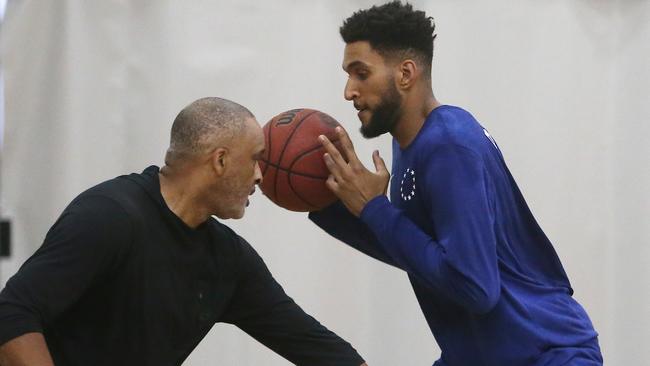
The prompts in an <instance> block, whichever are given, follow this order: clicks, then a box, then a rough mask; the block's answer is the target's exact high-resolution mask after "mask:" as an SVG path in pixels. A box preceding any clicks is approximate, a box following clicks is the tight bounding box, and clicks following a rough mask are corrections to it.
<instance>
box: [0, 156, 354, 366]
mask: <svg viewBox="0 0 650 366" xmlns="http://www.w3.org/2000/svg"><path fill="white" fill-rule="evenodd" d="M216 322H226V323H231V324H234V325H236V326H237V327H239V328H241V329H242V330H244V331H245V332H247V333H248V334H250V335H251V336H253V337H254V338H255V339H257V340H258V341H260V342H261V343H263V344H264V345H266V346H267V347H269V348H270V349H272V350H274V351H275V352H277V353H278V354H280V355H282V356H283V357H285V358H286V359H288V360H289V361H291V362H293V363H295V364H299V365H337V366H338V365H341V366H343V365H354V366H358V365H360V364H361V363H363V360H362V358H361V357H360V356H359V355H358V354H357V352H356V351H355V350H354V349H353V348H352V347H351V346H350V345H349V344H348V343H347V342H345V341H344V340H342V339H341V338H339V337H338V336H337V335H336V334H334V333H332V332H331V331H329V330H327V329H326V328H325V327H324V326H322V325H321V324H319V323H318V322H317V321H316V320H315V319H314V318H312V317H310V316H309V315H307V314H306V313H305V312H304V311H303V310H302V309H300V307H298V305H296V303H295V302H294V301H293V300H292V299H291V298H290V297H288V296H287V295H286V294H285V292H284V291H283V289H282V287H281V286H280V285H279V284H278V283H277V282H276V281H275V280H274V279H273V277H272V276H271V274H270V272H269V271H268V269H267V267H266V265H265V264H264V262H263V261H262V259H261V258H260V256H259V255H258V254H257V253H256V252H255V250H254V249H253V248H252V247H251V246H250V245H249V244H248V243H247V242H246V241H245V240H244V239H242V238H241V237H240V236H238V235H237V234H235V233H234V232H233V231H232V230H231V229H229V228H228V227H226V226H225V225H223V224H221V223H219V222H218V221H217V220H214V219H210V220H208V221H206V222H205V223H203V224H202V225H200V226H199V227H198V228H196V229H191V228H189V227H188V226H187V225H185V224H184V223H183V222H182V221H181V220H180V219H179V218H178V217H177V216H176V215H174V213H173V212H171V211H170V210H169V208H168V207H167V205H166V204H165V202H164V200H163V198H162V195H161V194H160V184H159V180H158V168H157V167H153V166H152V167H149V168H147V169H146V170H145V171H144V172H143V173H142V174H131V175H128V176H121V177H118V178H115V179H112V180H109V181H107V182H104V183H102V184H99V185H97V186H95V187H93V188H91V189H89V190H87V191H85V192H84V193H82V194H81V195H79V196H78V197H77V198H76V199H74V200H73V201H72V203H70V205H69V206H68V207H67V208H66V209H65V210H64V212H63V213H62V215H61V216H60V217H59V219H58V220H57V221H56V223H55V224H54V225H53V226H52V228H51V229H50V231H49V232H48V233H47V236H46V238H45V241H44V243H43V245H42V246H41V247H40V248H39V249H38V251H37V252H36V253H35V254H34V255H33V256H32V257H31V258H29V259H28V260H27V261H26V262H25V264H23V266H22V267H21V268H20V270H19V271H18V273H16V275H14V276H13V277H12V278H11V279H10V280H9V281H8V282H7V285H6V287H5V289H4V290H3V291H2V292H1V293H0V344H4V343H5V342H7V341H9V340H11V339H13V338H15V337H18V336H20V335H22V334H25V333H28V332H41V333H43V334H44V336H45V339H46V342H47V344H48V347H49V349H50V353H51V354H52V357H53V359H54V361H55V363H56V364H57V365H58V366H63V365H155V366H160V365H180V364H181V363H182V362H183V360H184V359H185V358H186V357H187V356H188V355H189V353H190V352H191V351H192V350H193V349H194V347H195V346H196V345H197V344H198V343H199V342H200V340H201V339H202V338H203V337H204V336H205V335H206V333H207V332H208V331H209V330H210V328H211V327H212V326H213V325H214V324H215V323H216Z"/></svg>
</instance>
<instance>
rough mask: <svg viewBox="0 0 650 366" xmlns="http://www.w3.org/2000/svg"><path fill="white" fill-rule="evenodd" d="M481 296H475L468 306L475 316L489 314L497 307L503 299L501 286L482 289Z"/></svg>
mask: <svg viewBox="0 0 650 366" xmlns="http://www.w3.org/2000/svg"><path fill="white" fill-rule="evenodd" d="M480 292H481V293H480V294H477V296H474V297H473V299H472V300H471V301H469V303H468V304H467V308H468V310H469V311H471V312H472V313H475V314H479V315H483V314H487V313H489V312H490V311H492V309H494V308H495V307H496V306H497V303H498V302H499V298H500V297H501V286H498V285H497V286H491V288H482V289H481V291H480Z"/></svg>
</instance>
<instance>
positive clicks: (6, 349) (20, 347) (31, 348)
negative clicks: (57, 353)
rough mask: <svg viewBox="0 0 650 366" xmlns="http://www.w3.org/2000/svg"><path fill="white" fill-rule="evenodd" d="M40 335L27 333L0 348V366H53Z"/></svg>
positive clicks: (43, 339)
mask: <svg viewBox="0 0 650 366" xmlns="http://www.w3.org/2000/svg"><path fill="white" fill-rule="evenodd" d="M53 365H54V362H53V361H52V357H51V356H50V352H49V351H48V349H47V344H46V343H45V338H44V337H43V334H41V333H27V334H23V335H21V336H19V337H16V338H14V339H12V340H10V341H8V342H7V343H5V344H3V345H2V346H0V366H53Z"/></svg>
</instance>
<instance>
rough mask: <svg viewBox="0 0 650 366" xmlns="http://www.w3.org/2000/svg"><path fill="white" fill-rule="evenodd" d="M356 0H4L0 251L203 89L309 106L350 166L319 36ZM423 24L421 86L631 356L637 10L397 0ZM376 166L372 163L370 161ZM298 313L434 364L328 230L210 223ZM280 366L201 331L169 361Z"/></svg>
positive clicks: (641, 78) (40, 225) (645, 52)
mask: <svg viewBox="0 0 650 366" xmlns="http://www.w3.org/2000/svg"><path fill="white" fill-rule="evenodd" d="M371 4H373V2H372V1H359V0H357V1H342V0H340V1H310V2H305V1H297V0H277V1H267V2H260V1H252V0H251V1H239V2H236V3H235V2H225V1H213V2H206V1H198V0H196V1H184V2H177V1H171V0H164V1H163V0H157V1H138V2H132V1H126V0H114V1H104V2H86V1H81V0H65V1H64V0H61V1H58V2H51V1H36V0H15V1H13V2H10V4H9V5H10V6H9V8H8V9H7V19H6V22H5V24H4V25H3V28H2V51H3V52H2V59H1V62H2V67H3V68H4V70H5V80H6V99H7V106H6V113H7V116H6V123H7V126H6V128H7V130H6V133H5V147H4V151H3V152H2V160H3V165H2V167H1V168H2V171H1V179H2V182H1V183H2V184H0V187H1V188H2V191H1V195H0V204H2V207H3V210H4V212H3V214H7V215H9V216H11V217H13V221H14V225H15V236H14V239H15V244H16V246H17V247H16V248H14V249H15V253H16V255H15V256H14V258H12V259H11V260H9V261H3V262H2V263H1V264H0V265H1V267H2V268H1V271H0V274H2V276H1V278H2V280H3V281H4V280H6V278H7V277H8V276H10V275H11V274H12V273H14V272H15V271H16V270H17V268H18V266H19V265H20V263H22V261H24V259H25V258H26V256H28V255H29V254H30V253H32V252H33V251H34V250H35V248H36V247H37V246H38V245H40V242H41V241H42V238H43V236H44V233H45V232H46V230H47V229H48V228H49V226H50V225H51V224H52V223H53V221H54V220H55V218H56V217H57V215H58V214H59V213H60V211H61V210H62V209H63V207H64V206H65V205H66V204H67V202H69V201H70V200H71V199H72V198H73V197H74V196H75V195H76V194H78V193H79V192H80V191H82V190H83V189H85V188H87V187H89V186H90V185H93V184H94V183H96V182H98V181H101V180H104V179H108V178H111V177H113V176H116V175H119V174H122V173H125V172H130V171H137V170H141V169H142V168H143V167H144V166H146V165H148V164H150V163H156V164H160V163H161V162H162V156H163V153H164V150H165V148H166V143H167V139H168V133H169V127H170V125H171V121H172V119H173V118H174V116H175V114H176V113H177V112H178V110H180V108H182V107H183V106H184V105H185V104H187V103H188V102H190V101H192V100H193V99H196V98H198V97H202V96H207V95H215V96H222V97H226V98H229V99H232V100H235V101H238V102H240V103H242V104H244V105H246V106H248V107H249V108H250V109H251V110H252V111H253V113H255V114H256V115H257V117H258V119H259V121H260V122H261V123H265V122H266V121H267V120H268V119H269V118H270V117H272V116H273V115H275V114H277V113H279V112H281V111H284V110H287V109H290V108H295V107H312V108H317V109H321V110H323V111H327V112H328V113H330V114H331V115H333V116H334V117H336V118H337V119H339V120H340V121H341V122H342V123H343V124H344V125H345V126H346V127H347V128H348V130H349V131H350V133H351V135H352V137H353V139H354V140H355V142H356V144H357V151H358V152H359V153H360V155H362V156H363V157H364V159H365V161H366V162H367V163H368V164H371V159H370V153H371V151H372V150H373V149H374V148H376V147H379V148H380V150H381V151H382V153H383V154H384V155H385V156H390V148H389V139H387V138H384V137H382V138H380V139H379V140H371V141H366V140H363V139H362V138H361V136H360V135H359V134H358V132H357V131H356V130H357V127H358V121H357V119H356V116H355V111H354V109H353V108H352V106H351V105H349V103H348V102H346V101H345V100H343V91H342V89H343V85H344V83H345V74H344V73H343V71H342V70H341V68H340V63H341V57H342V51H343V43H342V42H341V41H340V39H339V36H338V33H337V30H338V26H339V25H340V23H341V22H342V20H343V19H344V18H345V17H347V16H348V15H350V14H351V13H352V12H353V11H354V10H356V9H358V8H362V7H367V6H368V5H371ZM414 4H415V5H416V7H419V8H422V9H424V10H426V11H427V12H428V13H430V14H431V15H433V16H434V17H435V18H436V23H437V26H438V27H437V31H438V35H439V36H438V39H437V41H436V42H437V43H436V50H435V56H434V72H433V74H434V81H433V83H434V91H435V92H436V95H437V96H438V98H439V99H440V100H441V101H443V102H444V103H448V104H454V105H459V106H462V107H465V108H466V109H469V110H470V111H471V112H473V113H474V114H475V115H476V116H477V118H479V120H480V121H481V122H482V123H483V124H484V125H485V126H486V127H487V128H489V129H490V131H491V133H492V135H494V136H495V137H496V139H497V141H498V142H499V145H500V147H501V149H502V150H503V152H504V154H505V157H506V160H507V161H508V162H509V166H510V168H511V170H512V172H513V174H514V176H515V178H517V180H518V182H519V185H520V188H521V189H522V191H523V192H524V194H525V196H526V197H527V199H528V202H529V204H530V206H531V208H532V210H533V212H534V213H535V214H536V217H537V219H538V220H539V222H540V224H541V225H542V227H543V228H544V229H545V231H546V233H547V234H548V236H549V237H550V238H551V240H552V241H553V242H554V243H555V247H556V249H557V251H558V253H559V255H560V257H561V259H562V261H563V263H564V265H565V268H566V270H567V272H568V274H569V277H570V279H571V280H572V284H573V286H574V289H575V291H576V294H575V297H576V298H577V299H578V300H579V301H580V302H581V303H582V304H583V305H584V307H585V308H586V309H587V311H588V312H589V314H590V316H591V318H592V320H593V322H594V324H595V326H596V328H597V330H598V331H599V332H600V334H601V337H600V341H601V347H602V349H603V352H604V357H605V360H606V363H607V364H610V365H636V364H640V362H641V361H642V360H648V359H650V351H649V350H648V348H647V347H646V346H645V345H646V344H648V342H650V332H649V331H648V329H649V328H650V324H649V323H650V312H649V311H648V309H647V308H648V307H647V305H646V304H647V303H648V300H650V292H649V291H650V283H649V280H648V279H649V278H650V273H649V271H650V270H648V268H649V265H650V249H648V248H649V247H650V246H649V244H650V234H649V233H650V231H649V229H648V217H650V198H649V197H650V194H649V193H648V188H647V187H648V186H650V161H649V158H648V157H649V156H650V148H649V147H648V146H649V145H648V142H649V139H650V127H648V126H649V123H648V120H649V117H650V107H648V101H649V100H648V95H650V70H649V68H648V66H647V65H648V61H650V49H649V46H648V45H649V44H650V42H648V39H650V24H649V23H650V1H645V0H618V1H614V0H612V1H605V0H600V1H596V0H564V1H561V0H554V1H544V2H541V1H533V0H528V1H525V0H524V1H507V0H494V1H490V2H485V1H478V0H466V1H452V0H444V1H443V0H440V1H436V2H428V1H415V2H414ZM388 160H390V159H388ZM228 224H229V225H231V226H232V227H233V228H235V229H236V230H237V231H238V232H239V233H240V234H242V235H243V236H244V237H246V238H247V239H248V240H249V241H250V242H251V243H252V244H253V245H254V246H255V247H256V248H257V250H258V251H259V252H260V254H261V255H262V257H264V258H265V260H266V262H267V264H268V265H269V267H270V269H271V271H272V272H273V273H274V275H275V277H276V278H277V279H278V280H279V281H280V282H281V283H282V284H283V285H284V287H285V289H286V290H287V292H288V293H289V294H290V295H292V296H293V297H294V298H295V299H296V300H297V302H298V303H299V304H301V305H302V306H303V307H304V308H305V309H306V310H308V311H309V312H310V313H312V314H313V315H315V316H316V317H317V318H318V319H319V320H321V321H322V322H323V323H324V324H326V325H327V326H328V327H330V328H332V329H333V330H335V331H336V332H337V333H339V334H340V335H342V336H343V337H344V338H346V339H347V340H349V341H350V342H351V343H353V344H354V345H355V346H356V348H357V349H358V350H359V351H360V353H362V354H363V355H364V356H365V357H366V358H367V360H368V361H369V363H370V364H371V365H428V364H431V363H432V362H433V360H434V359H435V358H436V357H437V355H438V354H439V350H438V348H437V346H436V344H435V341H434V339H433V337H432V336H431V335H430V332H429V330H428V328H427V326H426V323H425V321H424V318H423V316H422V315H421V313H420V310H419V307H418V305H417V302H416V300H415V297H414V295H413V293H412V291H411V289H410V286H409V284H408V281H407V279H406V275H405V274H404V273H401V272H400V271H398V270H396V269H393V268H388V267H387V266H384V265H382V264H380V263H378V262H375V261H374V260H372V259H369V258H367V257H364V256H363V255H361V254H357V253H356V252H354V251H353V250H351V249H348V248H347V247H345V246H344V245H342V244H340V243H336V242H334V241H333V240H331V239H329V238H328V237H327V236H326V235H324V234H323V233H321V232H319V231H318V230H317V229H316V228H315V227H314V226H313V225H311V224H310V223H309V222H308V221H307V219H306V218H305V215H304V214H296V213H290V212H285V211H282V210H280V209H277V208H276V207H274V206H273V205H272V204H271V203H270V202H269V201H268V200H266V199H265V198H264V197H263V196H260V195H258V196H256V197H255V198H254V199H253V201H252V205H251V207H250V208H249V211H248V213H247V216H246V217H245V218H244V219H243V220H240V221H233V222H229V223H228ZM208 364H223V365H253V364H263V365H286V364H287V362H286V361H284V360H282V359H281V358H279V357H278V356H276V355H274V354H273V353H272V352H270V351H268V350H266V349H265V348H263V347H262V346H260V345H259V344H257V343H256V342H255V341H254V340H251V339H249V338H248V337H247V336H246V335H245V334H243V333H242V332H240V331H239V330H237V329H235V328H231V327H228V326H224V325H217V326H216V327H215V328H214V329H213V331H212V332H211V333H210V335H209V336H208V337H207V338H206V339H205V340H204V342H203V343H202V344H201V345H200V346H199V348H197V350H196V351H195V352H194V353H193V354H192V355H191V356H190V358H189V359H188V360H187V361H186V363H185V365H188V366H189V365H208Z"/></svg>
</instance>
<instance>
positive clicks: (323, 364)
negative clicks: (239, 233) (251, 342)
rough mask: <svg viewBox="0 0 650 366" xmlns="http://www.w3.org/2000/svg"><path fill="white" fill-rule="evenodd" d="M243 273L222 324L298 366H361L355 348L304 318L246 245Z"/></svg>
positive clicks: (244, 246) (305, 314) (311, 320)
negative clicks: (244, 334)
mask: <svg viewBox="0 0 650 366" xmlns="http://www.w3.org/2000/svg"><path fill="white" fill-rule="evenodd" d="M242 251H243V254H242V262H241V263H240V268H242V273H241V274H240V278H239V281H238V284H237V289H236V290H235V294H234V295H233V298H232V300H231V303H230V304H229V306H228V308H227V309H226V312H225V313H224V315H223V317H222V319H221V321H224V322H226V323H231V324H234V325H236V326H237V327H239V328H240V329H242V330H243V331H245V332H246V333H248V334H249V335H251V336H252V337H253V338H255V339H256V340H258V341H259V342H260V343H262V344H264V345H265V346H267V347H268V348H270V349H271V350H273V351H275V352H276V353H278V354H279V355H281V356H282V357H284V358H286V359H287V360H289V361H291V362H292V363H294V364H296V365H314V366H359V365H362V364H364V361H363V359H362V358H361V356H359V354H358V353H357V352H356V350H355V349H354V348H352V346H351V345H350V344H349V343H348V342H346V341H344V340H343V339H341V338H340V337H339V336H337V335H336V334H334V333H333V332H331V331H330V330H328V329H327V328H325V327H324V326H323V325H321V324H320V323H319V322H318V321H317V320H316V319H314V318H313V317H311V316H309V315H308V314H307V313H305V312H304V311H303V310H302V309H301V308H300V307H299V306H298V305H297V304H296V303H295V302H294V301H293V299H291V298H290V297H289V296H287V294H286V293H285V292H284V290H283V289H282V287H281V286H280V285H279V284H278V283H277V282H276V281H275V279H274V278H273V277H272V276H271V273H270V272H269V270H268V268H267V267H266V265H265V264H264V262H263V261H262V259H261V258H260V257H259V255H258V254H257V253H256V252H255V250H254V249H253V248H252V247H251V246H250V245H249V244H248V243H246V242H245V241H244V240H243V239H242Z"/></svg>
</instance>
